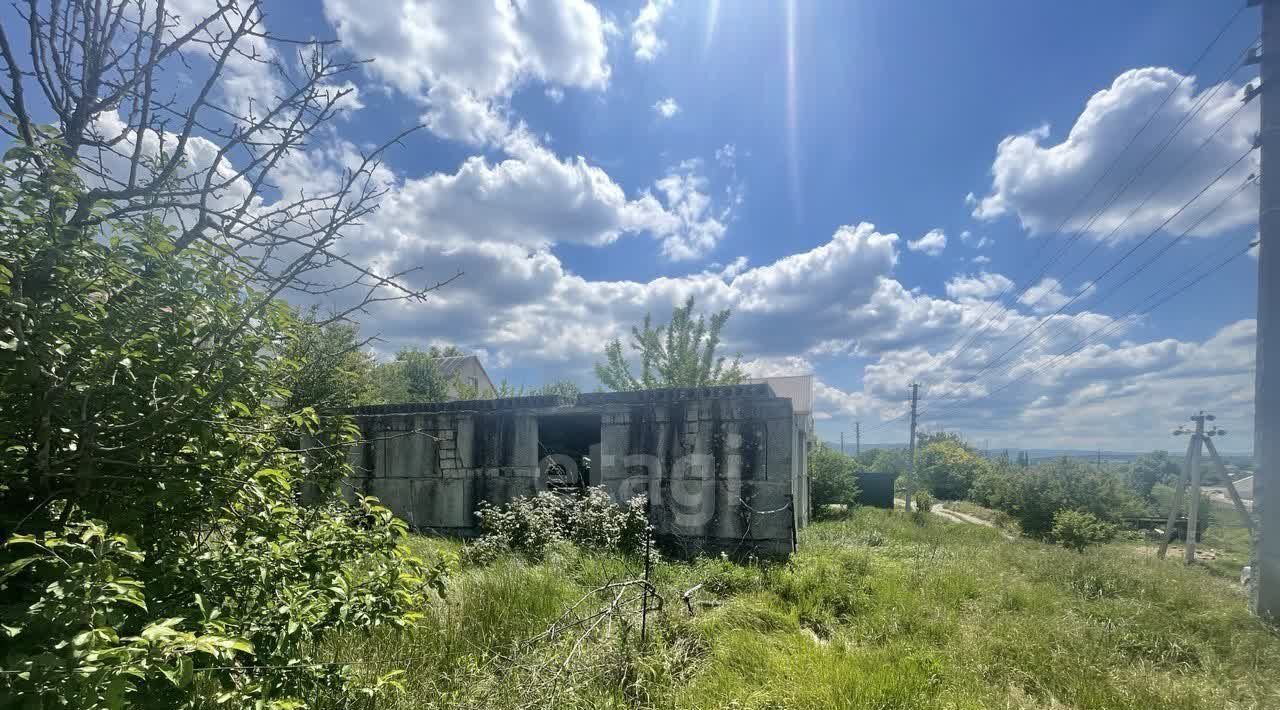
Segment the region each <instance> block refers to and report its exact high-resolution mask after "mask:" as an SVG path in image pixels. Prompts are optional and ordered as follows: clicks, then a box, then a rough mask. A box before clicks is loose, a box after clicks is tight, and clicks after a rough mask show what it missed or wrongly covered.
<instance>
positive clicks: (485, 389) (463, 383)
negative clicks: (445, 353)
mask: <svg viewBox="0 0 1280 710" xmlns="http://www.w3.org/2000/svg"><path fill="white" fill-rule="evenodd" d="M432 363H434V364H435V365H436V367H437V368H439V370H440V376H441V377H443V378H445V379H446V380H448V381H449V399H450V400H458V399H464V397H463V390H464V389H466V390H469V392H467V394H468V396H467V397H465V399H492V398H494V397H496V396H497V394H498V391H497V389H495V388H494V386H493V381H492V380H490V379H489V373H487V372H485V371H484V365H481V364H480V358H478V357H476V356H475V355H455V356H450V357H438V358H434V359H432ZM470 392H474V393H475V394H474V396H471V395H470Z"/></svg>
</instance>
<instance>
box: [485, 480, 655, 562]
mask: <svg viewBox="0 0 1280 710" xmlns="http://www.w3.org/2000/svg"><path fill="white" fill-rule="evenodd" d="M476 517H478V518H479V519H480V530H481V531H482V534H481V537H480V538H479V539H478V540H476V541H475V542H473V543H470V544H468V545H467V546H466V547H464V548H463V557H464V559H466V560H467V561H469V562H471V563H473V564H484V563H487V562H492V561H493V560H494V559H496V558H497V557H498V556H499V555H501V554H503V553H508V552H516V553H520V554H522V555H524V556H525V557H527V558H529V559H533V560H537V559H541V558H542V556H543V555H544V554H545V553H546V551H547V548H549V547H551V546H552V545H554V544H556V543H559V542H569V543H572V544H575V545H578V546H579V547H582V548H583V549H584V550H597V551H601V552H617V553H622V554H629V555H643V554H644V547H645V535H647V534H648V532H649V519H648V510H647V507H646V501H645V499H644V498H643V497H637V498H634V499H632V500H631V501H628V502H627V503H625V504H623V505H615V504H614V503H613V500H612V499H611V498H610V497H609V493H608V492H607V491H605V489H603V488H588V489H587V490H585V491H582V492H580V493H553V492H550V491H542V492H541V493H538V494H536V495H532V496H526V497H523V498H517V499H515V500H513V501H511V502H510V503H507V504H505V505H489V504H487V503H482V504H481V507H480V510H479V511H478V512H477V513H476Z"/></svg>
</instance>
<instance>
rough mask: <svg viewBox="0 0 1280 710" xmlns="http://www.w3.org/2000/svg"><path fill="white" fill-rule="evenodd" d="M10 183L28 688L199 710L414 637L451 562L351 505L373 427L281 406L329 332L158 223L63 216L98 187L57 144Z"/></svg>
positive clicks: (10, 619) (13, 434)
mask: <svg viewBox="0 0 1280 710" xmlns="http://www.w3.org/2000/svg"><path fill="white" fill-rule="evenodd" d="M0 185H2V186H3V189H4V190H5V191H6V204H7V205H8V208H7V209H6V210H4V211H3V213H0V262H2V263H3V269H2V270H0V295H2V296H3V297H4V298H3V300H4V303H5V304H6V313H5V314H4V317H5V323H4V326H3V331H0V337H2V338H3V339H2V340H0V344H3V347H0V381H2V382H3V383H4V386H3V387H2V388H0V438H3V440H4V441H5V444H6V445H5V447H4V449H3V450H2V451H0V470H3V471H4V472H5V475H4V478H3V480H2V481H0V514H2V517H3V530H4V537H5V544H4V548H3V553H0V554H2V556H3V560H2V561H3V563H4V564H5V570H6V571H5V573H4V576H3V578H2V579H0V623H3V628H4V631H5V635H6V637H7V638H6V643H5V661H4V667H5V668H6V669H9V670H19V671H22V673H21V674H6V675H4V676H3V679H2V681H0V682H3V683H4V692H5V694H6V695H8V696H9V697H11V698H12V697H23V698H24V699H27V700H30V701H32V702H35V703H37V704H42V705H43V706H44V707H63V706H68V707H90V706H93V707H97V706H115V707H118V706H120V705H121V704H124V703H132V704H136V705H145V706H153V707H154V706H166V707H180V706H184V705H186V704H188V703H189V702H191V701H192V699H193V697H194V696H193V695H192V691H193V688H195V687H197V686H199V687H217V688H218V689H219V692H220V693H221V694H222V695H223V696H224V698H225V702H227V703H231V704H245V703H252V702H255V701H258V700H262V701H275V700H283V699H288V698H301V697H306V696H307V695H309V694H310V693H313V692H317V691H318V690H319V689H321V688H325V689H329V690H334V689H337V688H344V687H347V685H346V681H345V680H344V678H345V675H344V674H343V673H342V672H340V670H339V669H331V668H326V667H302V668H294V669H290V670H288V671H278V670H274V669H273V667H277V666H280V667H283V666H287V665H293V664H298V663H301V662H305V661H306V660H307V659H308V658H309V653H310V652H311V649H312V648H314V646H315V644H316V643H317V642H318V641H319V640H321V639H323V638H324V637H325V636H326V635H327V634H329V633H332V632H335V631H339V630H344V629H353V628H361V627H371V626H378V625H383V624H386V625H391V626H402V625H404V624H406V623H408V622H409V621H410V620H411V619H412V618H413V615H414V614H415V613H417V612H418V611H419V610H420V609H421V608H422V605H423V604H424V603H425V599H426V593H427V592H428V590H429V587H430V586H431V585H432V584H435V583H438V582H439V581H440V573H441V570H440V568H439V567H438V566H436V567H427V566H424V565H423V564H422V563H421V562H419V561H418V560H417V559H416V558H414V557H413V556H411V555H409V554H408V552H407V551H406V549H405V548H404V547H403V545H402V542H403V540H404V538H405V535H406V529H405V526H404V524H403V523H402V522H400V521H398V520H396V519H394V518H393V517H392V515H391V514H390V512H389V511H387V510H386V509H385V508H382V507H380V506H378V505H377V504H376V502H374V501H372V500H366V501H363V502H361V503H359V504H357V505H355V506H353V505H350V504H347V503H344V502H343V501H342V500H341V499H340V498H339V497H338V496H337V495H336V482H337V481H338V480H339V479H340V478H341V477H342V476H344V475H345V474H346V472H347V465H346V463H345V460H344V458H345V457H344V456H343V454H342V448H341V446H342V445H344V444H348V445H349V443H350V442H353V441H355V440H356V438H357V437H358V432H357V431H356V430H354V429H353V428H352V427H351V425H350V423H349V422H347V421H345V420H343V419H340V418H336V419H325V420H322V419H321V418H319V417H318V416H317V415H316V413H315V410H314V409H312V408H310V407H303V408H301V409H298V410H287V409H283V408H281V407H279V406H278V404H277V403H279V402H288V401H289V400H290V397H291V392H290V391H288V390H286V389H284V388H283V387H282V386H281V385H280V383H282V382H289V381H295V382H296V381H297V379H296V376H295V374H294V373H295V372H296V370H297V368H298V367H299V363H298V362H297V361H295V360H293V359H291V358H290V357H289V356H288V355H289V353H290V352H292V351H294V350H295V349H296V347H297V343H298V342H299V341H300V340H301V339H305V338H307V337H309V334H310V333H311V332H312V331H311V330H310V329H309V327H308V326H305V325H303V324H300V323H299V321H298V320H297V319H296V318H295V316H294V315H293V313H292V312H291V311H290V309H288V308H287V307H285V306H284V305H283V304H280V303H278V302H275V301H271V300H266V301H263V300H261V298H260V294H258V293H257V292H256V290H255V289H253V288H252V287H249V286H247V285H246V284H245V282H244V281H243V279H241V278H239V277H238V275H237V273H236V271H235V269H234V266H233V265H232V264H231V263H229V262H228V261H227V260H225V259H223V258H221V257H220V256H219V255H218V254H217V253H216V252H214V250H212V249H208V248H206V247H205V246H204V245H203V244H202V243H195V244H191V245H189V246H188V247H187V248H184V249H177V248H175V247H174V244H173V241H172V235H171V231H170V230H169V229H168V228H167V227H166V226H164V225H162V224H161V223H159V222H158V221H155V220H150V219H142V220H129V221H111V222H105V223H103V225H102V228H101V229H89V228H82V227H75V226H72V225H68V224H66V223H64V222H62V221H61V220H60V219H58V215H59V214H61V210H60V209H59V203H60V202H61V201H63V200H76V199H78V196H79V194H80V190H81V189H82V188H81V187H80V185H79V183H78V181H77V179H76V178H75V176H74V174H73V173H72V168H71V164H70V163H68V162H65V161H62V160H60V159H59V158H58V157H57V155H56V154H55V153H53V152H50V151H43V152H42V151H36V150H29V149H24V148H16V149H13V150H11V151H10V154H9V155H8V156H7V159H6V160H5V162H4V163H3V164H0ZM304 437H305V438H307V439H308V440H313V441H327V442H332V444H333V447H332V448H330V447H314V446H313V447H310V448H309V449H308V450H305V451H304V450H301V449H299V448H297V445H296V443H295V442H298V441H300V440H302V439H303V438H304ZM304 486H309V487H310V489H311V490H314V491H318V492H320V493H319V494H318V495H316V496H315V497H314V500H313V501H311V502H308V503H305V504H304V503H302V502H300V498H299V495H300V493H301V492H302V490H303V487H304ZM246 666H247V667H250V669H248V670H241V669H242V668H243V667H246ZM259 667H262V668H264V669H262V670H257V668H259Z"/></svg>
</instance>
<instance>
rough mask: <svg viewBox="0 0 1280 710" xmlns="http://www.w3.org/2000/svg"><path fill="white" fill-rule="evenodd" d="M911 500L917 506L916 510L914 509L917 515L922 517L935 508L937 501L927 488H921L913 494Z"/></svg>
mask: <svg viewBox="0 0 1280 710" xmlns="http://www.w3.org/2000/svg"><path fill="white" fill-rule="evenodd" d="M911 502H912V503H914V504H915V506H916V509H915V511H913V512H914V513H915V514H916V517H918V518H922V517H924V514H925V513H928V512H929V511H930V510H933V506H934V504H935V503H936V502H937V501H936V500H934V497H933V496H932V495H930V493H929V491H928V490H927V489H925V488H921V489H920V490H918V491H916V492H915V495H914V496H912V501H911Z"/></svg>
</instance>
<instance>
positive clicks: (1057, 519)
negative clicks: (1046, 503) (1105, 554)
mask: <svg viewBox="0 0 1280 710" xmlns="http://www.w3.org/2000/svg"><path fill="white" fill-rule="evenodd" d="M1117 532H1119V526H1116V525H1113V524H1111V523H1104V522H1102V521H1101V520H1098V516H1096V515H1094V514H1093V513H1086V512H1082V511H1079V510H1059V511H1058V512H1056V513H1054V514H1053V528H1052V529H1051V530H1050V531H1049V537H1050V538H1052V539H1053V541H1054V542H1056V543H1058V544H1059V545H1062V546H1063V547H1065V548H1067V549H1068V550H1075V551H1076V552H1084V551H1085V549H1086V548H1089V547H1092V546H1094V545H1101V544H1102V543H1105V542H1111V541H1112V540H1114V539H1115V537H1116V533H1117Z"/></svg>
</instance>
